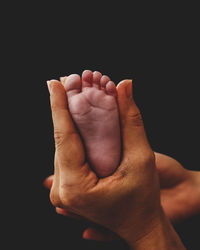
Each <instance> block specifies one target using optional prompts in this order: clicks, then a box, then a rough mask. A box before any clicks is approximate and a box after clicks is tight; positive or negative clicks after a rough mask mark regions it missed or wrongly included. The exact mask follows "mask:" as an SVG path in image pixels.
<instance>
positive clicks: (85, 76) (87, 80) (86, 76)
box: [82, 70, 93, 88]
mask: <svg viewBox="0 0 200 250" xmlns="http://www.w3.org/2000/svg"><path fill="white" fill-rule="evenodd" d="M92 78H93V73H92V71H90V70H84V71H83V73H82V88H85V87H92Z"/></svg>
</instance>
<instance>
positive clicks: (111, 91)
mask: <svg viewBox="0 0 200 250" xmlns="http://www.w3.org/2000/svg"><path fill="white" fill-rule="evenodd" d="M106 93H107V94H108V95H112V96H117V90H116V86H115V84H114V82H112V81H109V82H108V83H107V84H106Z"/></svg>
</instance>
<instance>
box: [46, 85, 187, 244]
mask: <svg viewBox="0 0 200 250" xmlns="http://www.w3.org/2000/svg"><path fill="white" fill-rule="evenodd" d="M49 89H50V99H51V107H52V116H53V123H54V135H55V145H56V152H55V172H54V174H55V177H54V180H53V185H52V188H51V192H50V199H51V202H52V204H53V205H54V206H56V207H60V208H64V209H67V210H68V211H69V212H72V213H75V214H78V215H80V216H82V217H84V218H86V219H88V220H91V221H93V222H95V223H97V224H100V225H102V226H104V227H106V228H108V229H110V230H111V231H113V232H115V233H116V234H118V235H119V236H120V237H121V238H123V239H124V240H126V241H127V243H128V244H129V245H130V246H131V247H135V248H137V249H139V248H141V247H144V246H146V244H149V241H150V242H151V243H155V234H156V238H157V236H158V235H159V236H160V237H159V241H160V240H161V241H160V244H161V245H160V246H163V244H164V246H166V247H169V246H170V247H174V246H175V245H176V247H177V246H178V247H179V249H183V248H182V247H183V246H182V243H181V242H180V240H179V238H178V237H177V235H176V234H175V232H174V231H173V229H172V228H171V227H170V224H169V223H168V221H167V220H166V218H165V216H164V214H163V212H162V209H161V205H160V193H159V181H158V175H157V171H156V168H155V158H154V154H153V152H152V150H151V148H150V146H149V144H148V141H147V139H146V135H145V132H144V128H143V123H142V119H141V115H140V112H139V110H138V108H137V106H136V105H135V103H134V101H133V99H132V83H131V82H130V81H124V82H123V83H122V84H120V85H119V86H118V103H119V111H120V119H121V126H122V142H123V157H122V161H121V165H120V166H119V167H118V169H117V170H116V172H115V173H114V174H113V175H112V176H109V177H107V178H103V179H98V177H97V176H96V174H95V173H94V172H93V171H92V170H91V168H90V167H89V165H88V163H87V162H86V158H85V152H84V147H83V144H82V142H81V139H80V137H79V134H78V132H77V131H76V129H75V127H74V125H73V122H72V120H71V118H70V114H69V112H68V109H67V101H66V94H65V90H64V88H63V86H62V84H61V83H59V82H58V81H51V82H50V84H49ZM166 232H167V235H168V239H167V240H166V239H165V234H166ZM138 242H140V243H138ZM172 243H173V245H171V244H172ZM156 244H157V245H158V244H159V243H158V241H157V243H156ZM169 244H170V245H169ZM138 247H139V248H138ZM171 249H172V248H171ZM176 249H177V248H176Z"/></svg>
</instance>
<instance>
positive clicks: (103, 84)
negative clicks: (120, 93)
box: [100, 75, 110, 90]
mask: <svg viewBox="0 0 200 250" xmlns="http://www.w3.org/2000/svg"><path fill="white" fill-rule="evenodd" d="M109 81H110V77H108V76H106V75H103V76H102V77H101V80H100V85H101V89H103V90H104V89H105V88H106V84H107V83H108V82H109Z"/></svg>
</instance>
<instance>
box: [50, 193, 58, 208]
mask: <svg viewBox="0 0 200 250" xmlns="http://www.w3.org/2000/svg"><path fill="white" fill-rule="evenodd" d="M49 196H50V201H51V203H52V205H53V206H55V207H61V201H60V199H59V196H58V195H57V193H56V192H54V191H52V190H51V192H50V195H49Z"/></svg>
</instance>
